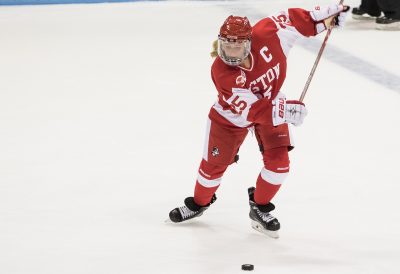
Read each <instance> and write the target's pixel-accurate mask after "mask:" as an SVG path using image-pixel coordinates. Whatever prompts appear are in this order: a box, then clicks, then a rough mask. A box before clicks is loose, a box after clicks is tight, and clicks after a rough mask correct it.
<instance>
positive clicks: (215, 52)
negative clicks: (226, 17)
mask: <svg viewBox="0 0 400 274" xmlns="http://www.w3.org/2000/svg"><path fill="white" fill-rule="evenodd" d="M210 55H211V57H212V58H215V57H217V56H218V40H215V41H214V42H213V43H212V51H211V52H210Z"/></svg>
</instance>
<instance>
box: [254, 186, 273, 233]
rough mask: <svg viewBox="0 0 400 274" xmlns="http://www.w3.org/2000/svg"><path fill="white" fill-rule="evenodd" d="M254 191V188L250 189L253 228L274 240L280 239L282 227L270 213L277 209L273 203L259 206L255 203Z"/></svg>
mask: <svg viewBox="0 0 400 274" xmlns="http://www.w3.org/2000/svg"><path fill="white" fill-rule="evenodd" d="M254 191H255V188H254V187H250V188H249V189H248V192H249V204H250V213H249V216H250V219H251V227H252V228H254V229H255V230H257V231H258V232H261V233H264V234H266V235H268V236H270V237H272V238H279V234H278V230H279V229H280V227H281V225H280V223H279V221H278V219H276V218H275V217H274V216H272V215H271V214H270V212H271V211H272V210H274V209H275V206H274V205H273V204H272V203H268V204H266V205H257V204H256V203H255V202H254Z"/></svg>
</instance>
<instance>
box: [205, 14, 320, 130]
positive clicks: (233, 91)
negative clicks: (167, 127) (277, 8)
mask: <svg viewBox="0 0 400 274" xmlns="http://www.w3.org/2000/svg"><path fill="white" fill-rule="evenodd" d="M316 34H317V31H316V23H315V22H314V21H313V20H312V18H311V16H310V13H309V11H306V10H303V9H298V8H294V9H289V10H287V11H284V12H280V13H278V14H276V15H273V16H270V17H267V18H264V19H262V20H261V21H259V22H258V23H257V24H255V25H254V27H253V29H252V40H251V51H250V54H249V57H250V59H251V68H250V69H246V68H244V67H240V66H238V67H234V66H229V65H226V64H225V63H224V62H223V61H222V60H221V59H220V58H219V57H217V58H216V59H215V61H214V63H213V65H212V67H211V77H212V80H213V82H214V84H215V87H216V88H217V91H218V100H217V102H216V103H215V104H214V106H213V107H212V108H211V111H210V114H209V117H210V119H211V120H212V121H215V122H218V123H222V124H226V125H230V126H232V125H233V126H237V127H249V126H252V125H253V124H254V123H260V124H272V100H273V99H274V98H275V97H276V95H277V94H278V93H279V91H280V89H281V87H282V84H283V82H284V80H285V77H286V58H287V56H288V52H289V50H290V48H291V47H292V46H293V45H294V42H295V41H296V40H297V39H298V38H300V37H309V36H313V35H316Z"/></svg>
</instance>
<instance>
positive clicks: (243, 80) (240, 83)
mask: <svg viewBox="0 0 400 274" xmlns="http://www.w3.org/2000/svg"><path fill="white" fill-rule="evenodd" d="M245 84H246V74H245V73H244V72H243V70H241V71H240V75H239V76H238V77H237V78H236V85H238V86H241V87H244V85H245Z"/></svg>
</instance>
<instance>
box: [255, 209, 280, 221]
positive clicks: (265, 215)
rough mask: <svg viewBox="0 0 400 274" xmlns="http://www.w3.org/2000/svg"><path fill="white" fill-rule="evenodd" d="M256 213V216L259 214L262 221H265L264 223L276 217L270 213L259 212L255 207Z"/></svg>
mask: <svg viewBox="0 0 400 274" xmlns="http://www.w3.org/2000/svg"><path fill="white" fill-rule="evenodd" d="M257 214H258V216H260V218H261V219H262V220H263V221H264V222H266V223H269V222H271V221H272V220H274V219H276V218H275V217H274V216H272V215H271V214H270V213H264V212H261V211H260V210H258V209H257Z"/></svg>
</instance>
